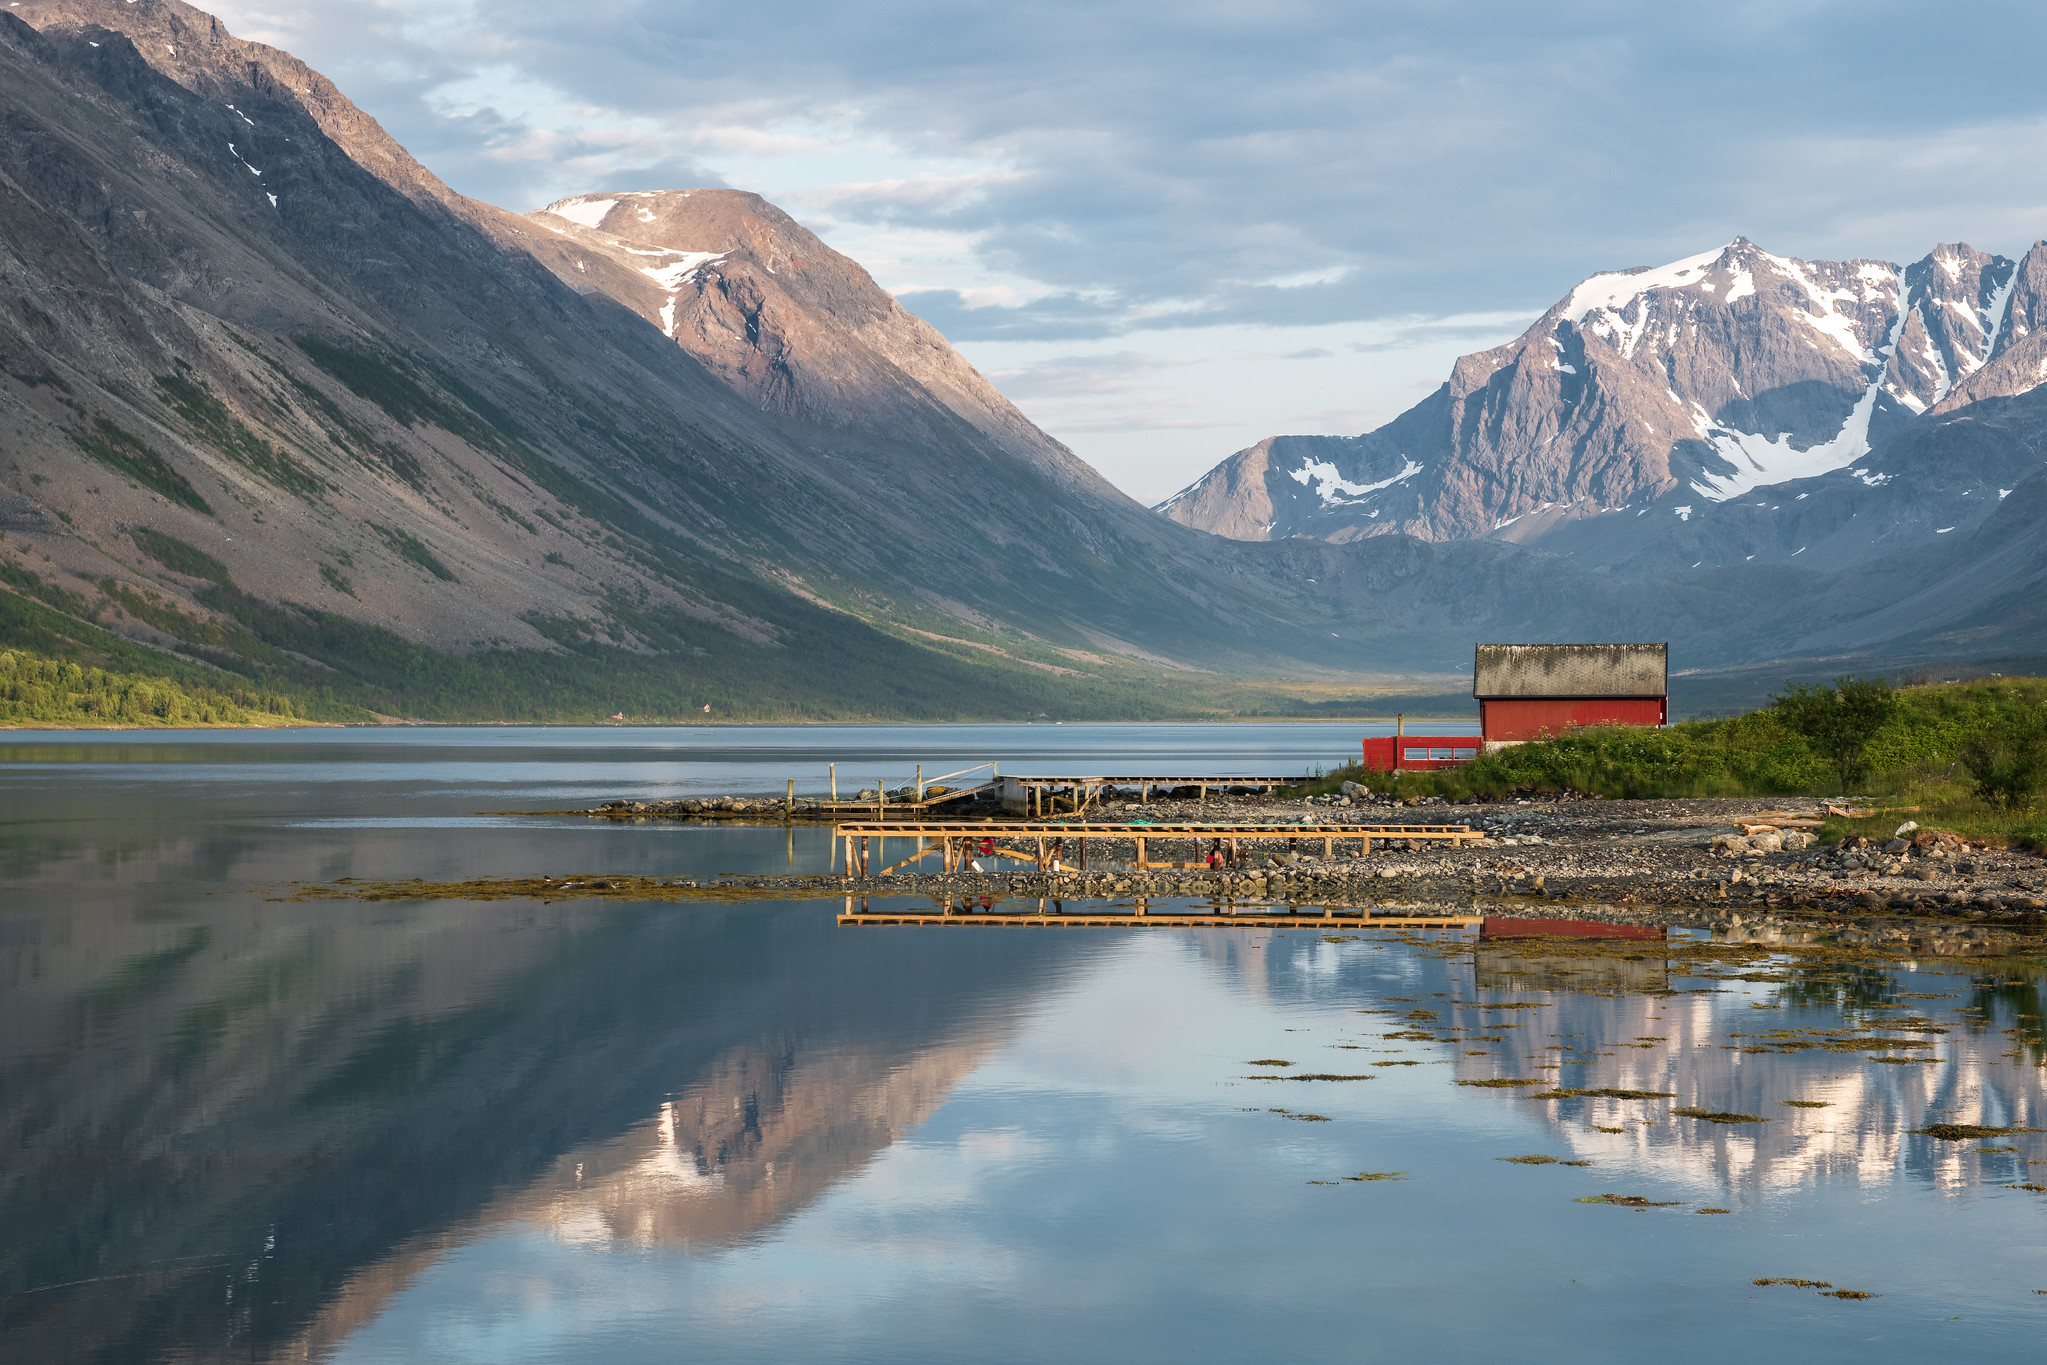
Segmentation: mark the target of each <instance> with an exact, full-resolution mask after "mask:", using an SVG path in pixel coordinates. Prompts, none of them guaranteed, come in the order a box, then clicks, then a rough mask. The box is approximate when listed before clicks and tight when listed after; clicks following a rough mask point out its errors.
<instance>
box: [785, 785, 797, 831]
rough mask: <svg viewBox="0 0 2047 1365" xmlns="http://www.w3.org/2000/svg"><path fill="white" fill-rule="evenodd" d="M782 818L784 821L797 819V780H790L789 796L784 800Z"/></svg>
mask: <svg viewBox="0 0 2047 1365" xmlns="http://www.w3.org/2000/svg"><path fill="white" fill-rule="evenodd" d="M782 818H783V819H784V820H793V819H795V818H796V779H795V778H793V777H792V778H790V779H789V794H788V795H787V796H785V797H783V798H782Z"/></svg>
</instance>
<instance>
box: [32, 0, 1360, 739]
mask: <svg viewBox="0 0 2047 1365" xmlns="http://www.w3.org/2000/svg"><path fill="white" fill-rule="evenodd" d="M0 66H4V70H5V76H6V79H5V82H4V86H0V147H4V149H5V154H6V155H5V164H6V165H7V166H8V167H9V168H10V170H9V172H8V175H7V178H6V179H5V180H4V182H0V239H4V241H5V242H6V244H7V250H6V252H5V259H4V261H0V271H4V274H0V365H4V368H5V373H6V378H5V379H4V380H0V448H4V449H5V450H6V452H7V454H8V467H7V468H6V469H5V470H0V532H4V533H5V535H6V537H7V539H6V542H5V544H4V545H0V577H4V578H5V580H6V582H7V584H8V585H10V586H11V587H12V589H13V590H14V591H15V592H16V593H17V594H19V595H20V596H21V597H22V598H23V599H32V601H33V602H34V603H35V604H36V610H38V611H42V612H44V613H45V615H44V616H42V617H38V618H37V620H38V622H39V625H38V628H39V629H42V630H44V631H45V632H46V633H47V632H55V633H57V634H59V635H62V634H65V633H66V632H69V633H70V635H71V636H73V637H77V636H79V635H81V634H83V633H84V632H83V631H82V630H80V629H79V628H78V627H76V626H73V625H67V624H65V623H64V621H65V620H70V621H80V620H83V621H87V622H89V623H91V624H94V625H98V626H102V627H105V628H106V629H108V630H111V631H113V632H114V633H116V634H117V635H120V636H122V637H125V638H129V639H134V640H140V641H143V642H145V643H148V644H151V645H155V646H159V647H162V648H164V649H167V650H173V651H177V652H179V653H181V654H184V655H186V656H188V657H193V658H200V659H204V660H207V661H210V662H213V663H216V664H219V665H221V666H222V667H225V668H228V669H231V670H235V671H238V672H241V673H244V674H260V675H263V676H264V677H265V678H266V680H268V681H276V680H277V679H278V678H280V677H284V676H286V675H290V676H295V677H296V678H298V680H299V681H300V682H301V683H302V684H304V685H305V686H308V687H313V688H318V689H325V690H326V691H327V692H329V693H331V694H333V695H334V696H336V697H338V698H341V699H344V700H353V701H354V702H356V703H358V704H367V705H371V706H373V707H376V708H379V709H392V710H408V711H410V712H412V713H415V714H417V713H419V712H420V710H421V709H422V708H426V709H427V710H429V711H431V710H432V708H435V707H440V708H442V711H441V713H443V714H446V713H447V710H446V708H447V706H448V705H450V704H451V703H450V700H449V699H450V698H452V697H456V696H464V697H467V698H469V699H470V700H469V701H467V702H465V703H464V705H467V706H469V707H470V708H471V710H472V711H482V712H484V713H490V714H504V713H505V711H504V708H505V707H506V706H507V705H511V707H512V710H511V713H512V714H535V713H536V710H535V708H536V707H538V708H539V709H540V710H545V709H546V706H548V705H555V706H568V707H583V706H589V705H592V704H597V703H599V702H603V703H609V702H611V701H614V700H615V701H617V702H619V703H620V704H622V705H624V706H625V707H626V708H627V709H629V710H633V711H636V712H639V713H647V712H654V713H666V714H679V713H681V712H682V711H684V710H695V709H696V707H697V704H698V703H702V702H709V703H713V704H715V706H716V711H717V713H721V714H731V713H734V712H735V711H740V710H744V709H746V708H753V710H754V712H755V713H758V712H759V710H760V708H762V707H764V706H765V707H769V708H772V707H775V706H793V707H797V708H799V709H801V708H804V707H810V708H813V709H814V708H817V707H823V708H825V709H826V710H837V711H839V712H841V713H848V712H850V713H855V714H858V713H863V712H864V713H891V714H917V713H920V712H921V713H926V714H929V713H932V712H933V710H934V709H939V710H942V709H944V708H946V707H950V706H958V705H962V704H971V705H975V706H979V707H985V708H987V710H988V711H989V712H992V713H995V714H1016V713H1017V712H1018V711H1025V712H1028V711H1034V710H1037V709H1040V707H1041V706H1042V705H1044V704H1047V703H1048V702H1054V701H1056V702H1057V703H1059V704H1060V705H1062V706H1064V707H1065V708H1067V709H1069V710H1071V709H1072V708H1073V707H1076V706H1081V707H1087V706H1092V707H1095V708H1097V709H1101V708H1104V707H1110V708H1124V707H1127V705H1129V704H1130V703H1131V696H1130V694H1129V690H1128V689H1129V688H1131V687H1136V688H1138V689H1139V692H1140V695H1143V694H1145V690H1146V689H1151V688H1154V687H1155V685H1156V683H1155V679H1156V678H1157V677H1158V676H1159V674H1158V670H1159V669H1161V668H1163V669H1166V670H1167V671H1168V672H1169V673H1170V672H1174V671H1177V673H1178V674H1179V675H1181V676H1188V673H1187V670H1188V669H1189V668H1195V669H1222V670H1226V671H1227V670H1235V671H1245V670H1248V669H1258V670H1263V671H1267V672H1271V671H1275V670H1278V671H1284V669H1286V668H1288V667H1294V668H1304V669H1310V670H1312V669H1315V668H1323V667H1341V668H1348V667H1354V666H1355V664H1356V646H1355V645H1354V644H1351V643H1339V642H1341V641H1342V640H1343V637H1342V636H1341V635H1339V634H1336V633H1334V632H1333V631H1332V630H1331V629H1330V626H1331V619H1332V618H1331V612H1330V611H1329V610H1328V609H1326V608H1325V607H1324V606H1320V605H1317V604H1314V603H1312V602H1311V603H1309V604H1306V605H1305V606H1297V605H1295V604H1294V601H1293V599H1294V598H1295V597H1296V596H1297V593H1296V589H1297V586H1298V576H1297V574H1296V573H1295V571H1294V568H1293V564H1292V561H1293V560H1295V559H1297V557H1296V556H1285V555H1272V554H1249V555H1247V554H1245V553H1243V552H1242V551H1241V550H1239V549H1238V548H1236V547H1231V546H1228V545H1224V544H1220V543H1218V542H1215V541H1214V540H1212V539H1211V538H1209V537H1206V536H1203V535H1198V534H1194V533H1190V532H1188V531H1186V530H1184V529H1182V528H1179V527H1175V526H1172V525H1170V524H1168V523H1165V522H1162V521H1161V520H1160V519H1159V518H1156V517H1154V516H1152V515H1151V514H1150V513H1149V512H1148V511H1147V510H1146V509H1144V508H1143V507H1141V506H1139V505H1138V504H1136V503H1134V502H1132V501H1131V500H1129V499H1128V498H1126V497H1124V496H1123V495H1122V494H1120V493H1118V492H1116V490H1114V489H1113V488H1112V487H1110V486H1109V485H1108V484H1107V483H1106V482H1105V481H1103V480H1102V479H1101V478H1100V477H1099V476H1098V475H1096V474H1094V473H1093V471H1091V470H1090V469H1088V468H1087V467H1086V466H1085V465H1084V464H1082V463H1081V462H1080V461H1078V460H1077V459H1075V458H1074V457H1073V456H1072V454H1071V453H1070V452H1069V451H1067V450H1065V449H1064V448H1063V447H1061V446H1059V445H1058V444H1057V443H1056V442H1054V441H1052V440H1051V439H1050V438H1049V437H1046V436H1045V435H1044V434H1043V433H1042V432H1040V431H1038V430H1037V429H1036V428H1035V427H1033V426H1032V425H1031V424H1030V423H1029V422H1028V421H1027V420H1025V419H1024V418H1023V417H1022V416H1021V414H1019V413H1017V412H1016V410H1015V409H1014V408H1012V407H1011V406H1010V405H1009V404H1008V403H1006V402H1005V401H1004V400H1002V399H1001V397H1000V396H999V395H998V394H996V393H995V392H994V390H993V389H992V388H991V387H990V386H989V385H988V384H987V383H986V382H985V381H984V380H983V379H982V378H981V377H980V376H979V375H977V374H976V373H975V372H974V371H973V370H972V369H971V367H969V366H967V365H966V363H965V362H964V361H963V360H961V359H960V357H959V356H958V355H957V354H955V353H954V352H953V351H952V350H951V349H950V347H948V346H947V345H946V344H945V342H944V340H943V338H941V337H939V336H938V334H937V333H936V332H934V331H932V330H931V329H930V328H929V327H928V326H926V325H925V324H923V323H922V322H921V321H919V320H917V319H915V318H914V317H911V316H910V315H909V314H907V313H906V312H904V311H903V310H902V309H901V308H900V306H899V305H897V304H896V303H895V302H894V300H893V299H891V298H889V296H888V295H887V294H886V293H885V292H884V291H882V290H880V289H879V288H878V287H877V286H876V285H875V284H874V283H873V281H872V280H871V279H870V278H868V276H867V275H866V273H865V272H864V271H862V270H861V269H860V268H859V267H858V266H857V265H855V264H854V263H852V262H850V261H848V260H846V259H845V258H844V257H842V256H839V255H838V254H837V253H834V252H832V251H830V250H829V249H828V248H826V247H825V246H824V245H823V244H822V243H821V242H819V241H818V240H817V239H816V238H815V237H814V236H812V235H811V234H809V233H808V232H805V231H804V230H803V229H801V228H800V227H798V226H797V225H796V224H794V223H793V222H792V221H790V220H789V219H788V218H787V217H786V216H785V215H783V214H781V213H780V212H779V211H778V210H775V209H774V208H773V207H772V206H771V205H768V204H766V203H765V202H764V201H761V200H759V199H757V198H754V197H752V196H746V195H738V194H733V193H729V192H703V191H698V192H694V193H691V192H677V193H673V194H665V195H659V196H653V197H644V196H630V197H627V198H626V199H624V200H622V201H621V202H628V203H630V204H631V205H633V207H632V208H630V209H619V210H617V211H615V212H612V213H611V215H610V217H611V219H612V220H613V221H611V222H609V223H608V224H607V223H606V222H605V220H604V219H603V218H592V215H591V214H590V213H589V208H590V206H591V205H592V204H593V203H595V202H597V201H596V200H595V199H592V198H589V197H585V198H584V199H583V200H581V201H579V202H580V205H581V207H580V209H578V208H577V207H574V206H571V205H567V204H564V205H561V206H558V207H560V208H562V209H563V210H565V211H568V212H571V213H578V214H579V216H580V217H581V218H592V221H594V222H596V223H598V224H599V225H600V227H602V226H608V227H610V228H611V229H613V230H612V231H609V232H604V231H600V230H599V228H598V227H592V226H589V225H588V224H586V223H584V222H582V221H578V219H576V218H563V217H561V216H560V215H559V214H554V215H547V214H543V215H536V216H534V217H532V218H527V217H522V216H520V215H516V214H511V213H508V212H505V211H503V210H500V209H496V208H494V207H492V206H489V205H485V204H480V203H477V202H475V201H472V200H468V199H465V198H463V197H462V196H460V195H457V194H455V193H454V192H453V191H451V190H449V189H448V188H447V187H446V186H445V185H443V184H441V183H440V182H439V181H438V180H437V179H435V178H434V177H433V176H432V175H431V174H430V173H429V172H427V171H426V170H425V169H424V168H423V167H421V166H420V165H419V164H418V163H417V162H415V161H414V160H413V159H412V158H411V157H410V156H409V155H407V154H406V153H405V151H404V150H403V148H401V147H399V146H398V145H397V144H396V143H395V142H393V141H392V140H391V139H390V138H389V137H388V135H386V134H385V133H384V132H383V130H382V129H381V128H380V127H378V126H377V124H376V123H375V122H374V120H372V119H370V118H368V117H367V116H366V115H364V114H363V113H362V112H361V111H360V110H358V109H356V108H355V107H354V106H353V105H351V104H350V103H349V102H348V101H347V100H346V99H345V98H344V97H343V96H342V95H341V94H340V92H338V91H337V90H335V89H334V87H333V86H332V85H331V84H329V83H328V82H327V81H326V80H325V79H324V78H322V77H320V76H319V75H318V74H317V73H315V72H312V71H311V70H309V69H308V68H306V67H305V66H304V65H303V64H302V63H299V62H298V61H297V60H296V59H294V58H292V57H290V56H289V55H287V54H284V53H281V52H277V51H275V50H274V49H270V48H267V47H264V46H262V45H261V44H256V43H249V42H245V41H242V40H239V39H237V38H235V37H233V35H231V34H229V33H228V32H227V31H226V30H225V29H224V28H223V27H222V26H221V25H220V24H219V23H218V21H217V20H215V19H213V18H212V17H211V16H208V15H205V14H203V13H201V12H200V11H198V10H195V9H192V8H190V7H189V6H186V5H183V4H180V3H177V2H176V0H139V2H138V3H133V4H130V3H117V0H25V3H23V4H20V5H17V6H13V7H11V8H10V9H8V10H7V11H6V12H5V13H4V14H0ZM626 219H629V220H630V225H631V230H632V232H634V233H636V234H637V236H628V235H627V234H626V229H625V227H624V225H623V220H626ZM695 252H701V253H705V257H704V261H703V262H698V263H697V265H696V266H695V267H694V271H695V273H694V276H693V278H686V277H691V276H692V269H693V267H692V266H690V265H689V264H686V263H687V262H689V261H690V260H691V259H692V257H691V253H695ZM713 258H715V259H713ZM706 262H708V263H709V265H710V268H708V269H705V268H703V265H704V264H705V263H706ZM677 266H680V267H681V268H680V269H676V268H675V267H677ZM648 269H651V270H652V273H651V274H648V273H645V272H646V271H647V270H648ZM664 312H665V313H666V315H667V316H666V318H664ZM1395 557H1396V558H1398V555H1396V556H1395ZM1306 576H1308V577H1317V576H1318V575H1316V574H1314V573H1312V572H1311V573H1309V574H1308V575H1306ZM1330 576H1332V577H1333V576H1334V575H1330ZM0 607H5V609H6V610H7V611H12V612H16V613H17V614H18V613H20V612H22V611H26V610H27V609H28V608H27V607H26V606H24V605H23V604H22V603H21V602H16V601H13V600H12V599H10V601H9V602H7V603H0ZM48 613H55V614H56V615H55V617H52V616H50V615H48ZM58 618H64V619H58ZM1335 619H1336V621H1337V622H1338V624H1339V629H1340V624H1341V620H1342V617H1341V613H1340V611H1339V613H1338V614H1337V615H1336V617H1335ZM1288 661H1292V662H1291V663H1288ZM547 697H552V698H553V699H554V700H553V701H551V702H542V701H534V700H533V699H534V698H547ZM963 699H964V700H963ZM529 702H530V704H529ZM605 709H607V710H608V709H610V707H609V705H608V704H607V705H606V707H605Z"/></svg>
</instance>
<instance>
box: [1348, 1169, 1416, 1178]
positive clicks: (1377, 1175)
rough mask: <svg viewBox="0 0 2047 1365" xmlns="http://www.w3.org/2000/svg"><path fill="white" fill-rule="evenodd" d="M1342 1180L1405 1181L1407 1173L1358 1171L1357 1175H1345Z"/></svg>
mask: <svg viewBox="0 0 2047 1365" xmlns="http://www.w3.org/2000/svg"><path fill="white" fill-rule="evenodd" d="M1344 1179H1345V1180H1405V1179H1407V1172H1406V1171H1359V1172H1358V1173H1357V1174H1356V1175H1347V1176H1345V1177H1344Z"/></svg>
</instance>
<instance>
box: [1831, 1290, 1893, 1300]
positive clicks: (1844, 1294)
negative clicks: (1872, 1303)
mask: <svg viewBox="0 0 2047 1365" xmlns="http://www.w3.org/2000/svg"><path fill="white" fill-rule="evenodd" d="M1820 1297H1821V1298H1823V1299H1880V1298H1882V1297H1883V1295H1881V1294H1870V1293H1866V1292H1864V1291H1863V1290H1860V1289H1822V1290H1821V1291H1820Z"/></svg>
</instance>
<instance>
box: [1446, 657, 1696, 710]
mask: <svg viewBox="0 0 2047 1365" xmlns="http://www.w3.org/2000/svg"><path fill="white" fill-rule="evenodd" d="M1669 660H1670V646H1669V645H1667V644H1662V645H1623V644H1615V645H1480V646H1478V648H1477V652H1476V655H1475V656H1474V658H1473V660H1472V667H1471V695H1472V696H1474V697H1661V696H1667V695H1668V693H1669V682H1668V679H1669V669H1670V664H1669Z"/></svg>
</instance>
